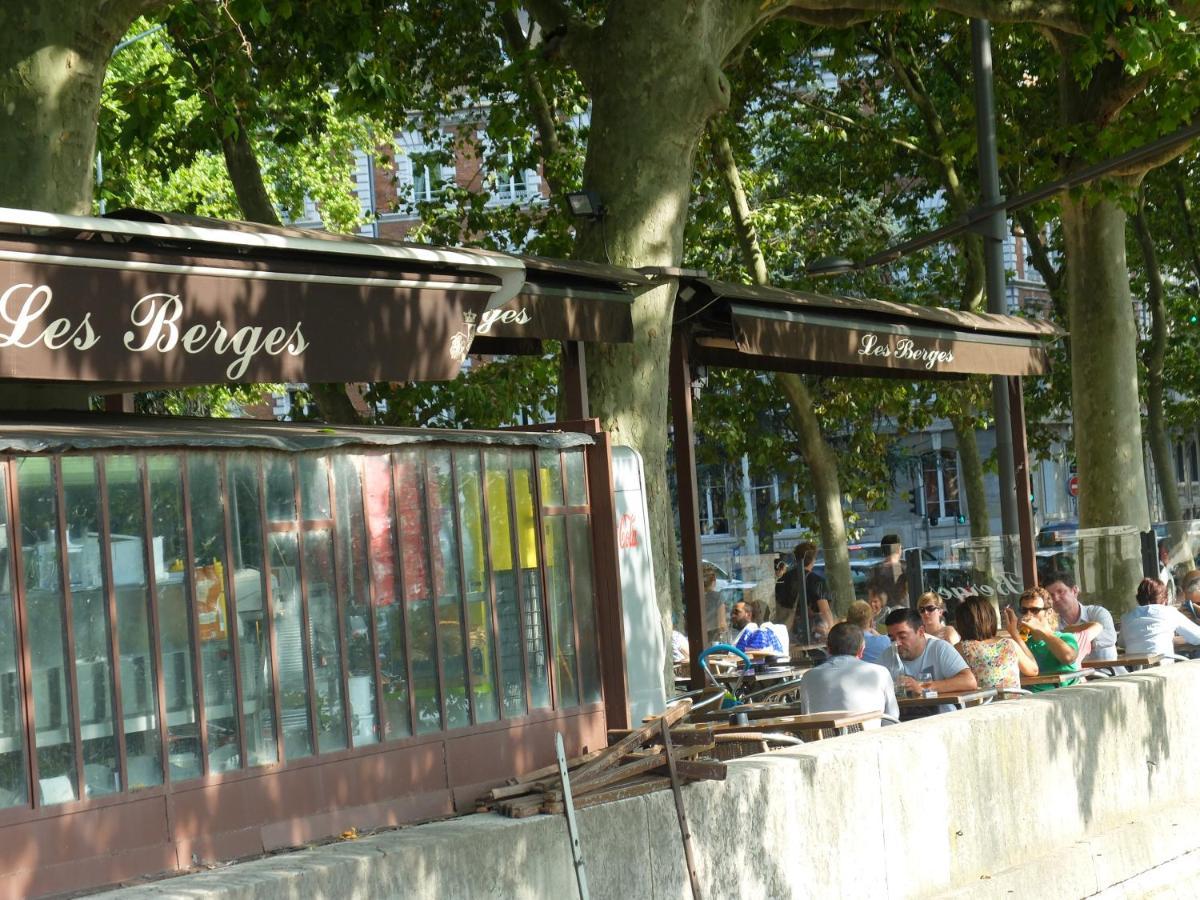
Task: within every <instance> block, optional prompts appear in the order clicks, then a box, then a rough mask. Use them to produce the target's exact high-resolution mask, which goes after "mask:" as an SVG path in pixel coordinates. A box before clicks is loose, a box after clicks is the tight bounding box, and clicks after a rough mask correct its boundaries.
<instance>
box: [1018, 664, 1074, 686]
mask: <svg viewBox="0 0 1200 900" xmlns="http://www.w3.org/2000/svg"><path fill="white" fill-rule="evenodd" d="M1090 675H1091V672H1089V671H1088V670H1086V669H1083V670H1078V671H1075V672H1055V673H1054V674H1051V675H1022V676H1021V687H1023V688H1025V689H1027V690H1028V689H1029V688H1032V687H1041V686H1042V685H1050V686H1052V687H1063V686H1065V685H1070V684H1077V683H1078V682H1081V681H1084V680H1086V679H1087V678H1088V677H1089V676H1090Z"/></svg>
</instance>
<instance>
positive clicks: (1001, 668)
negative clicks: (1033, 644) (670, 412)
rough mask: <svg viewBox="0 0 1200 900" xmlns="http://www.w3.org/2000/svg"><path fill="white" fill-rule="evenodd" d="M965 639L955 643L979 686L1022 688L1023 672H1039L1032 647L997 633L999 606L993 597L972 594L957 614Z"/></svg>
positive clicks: (956, 619)
mask: <svg viewBox="0 0 1200 900" xmlns="http://www.w3.org/2000/svg"><path fill="white" fill-rule="evenodd" d="M955 621H956V622H957V623H958V633H959V634H960V635H962V640H961V641H959V642H958V644H957V645H956V646H957V647H958V652H959V653H961V654H962V658H963V659H964V660H966V663H967V665H968V666H970V667H971V671H972V672H974V673H975V680H976V681H978V682H979V687H980V688H1019V687H1020V686H1021V676H1022V675H1036V674H1037V673H1038V666H1037V662H1036V660H1034V658H1033V655H1032V654H1031V653H1030V652H1029V650H1028V649H1027V648H1026V647H1025V646H1024V644H1020V643H1018V642H1017V641H1014V640H1013V639H1012V638H1011V637H1009V636H1008V635H999V636H998V635H997V634H996V631H997V625H998V619H997V616H996V608H995V607H994V606H992V603H991V601H990V600H987V599H985V598H983V597H971V598H970V599H968V600H965V601H963V603H962V605H961V606H959V608H958V612H957V613H956V615H955Z"/></svg>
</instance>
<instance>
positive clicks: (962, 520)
mask: <svg viewBox="0 0 1200 900" xmlns="http://www.w3.org/2000/svg"><path fill="white" fill-rule="evenodd" d="M955 521H956V522H958V524H959V525H966V524H967V517H966V516H964V515H963V514H962V513H959V514H958V517H957V518H956V519H955Z"/></svg>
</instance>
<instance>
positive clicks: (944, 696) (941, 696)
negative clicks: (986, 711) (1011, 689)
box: [896, 688, 996, 722]
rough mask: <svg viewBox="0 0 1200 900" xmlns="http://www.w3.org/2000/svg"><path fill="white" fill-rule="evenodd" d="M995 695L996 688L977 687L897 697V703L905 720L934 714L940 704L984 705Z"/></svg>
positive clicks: (958, 705) (962, 706)
mask: <svg viewBox="0 0 1200 900" xmlns="http://www.w3.org/2000/svg"><path fill="white" fill-rule="evenodd" d="M995 696H996V690H995V688H977V689H976V690H973V691H942V692H940V693H937V694H934V695H933V696H929V697H925V696H915V697H897V698H896V704H897V705H898V706H899V707H900V721H902V722H905V721H908V720H909V719H918V718H922V717H924V716H931V715H934V714H935V713H936V712H937V710H938V707H940V706H953V707H956V708H957V709H966V708H967V707H969V706H982V705H983V704H984V703H989V702H991V701H992V700H993V699H994V698H995Z"/></svg>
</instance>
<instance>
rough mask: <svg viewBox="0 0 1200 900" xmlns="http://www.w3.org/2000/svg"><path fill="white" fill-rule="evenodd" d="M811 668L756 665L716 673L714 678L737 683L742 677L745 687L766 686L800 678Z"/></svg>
mask: <svg viewBox="0 0 1200 900" xmlns="http://www.w3.org/2000/svg"><path fill="white" fill-rule="evenodd" d="M811 668H812V666H765V667H763V668H758V667H757V666H756V667H754V668H752V669H749V670H744V669H737V670H735V671H733V672H723V673H721V674H719V675H718V674H714V675H713V678H715V679H716V680H717V681H719V682H721V683H722V684H735V683H736V682H737V680H738V678H739V677H740V678H741V679H742V687H744V688H746V687H753V686H755V685H758V686H766V685H768V684H775V683H777V682H780V681H790V680H792V679H794V678H799V677H801V676H802V675H803V674H804V673H805V672H807V671H808V670H809V669H811Z"/></svg>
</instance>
